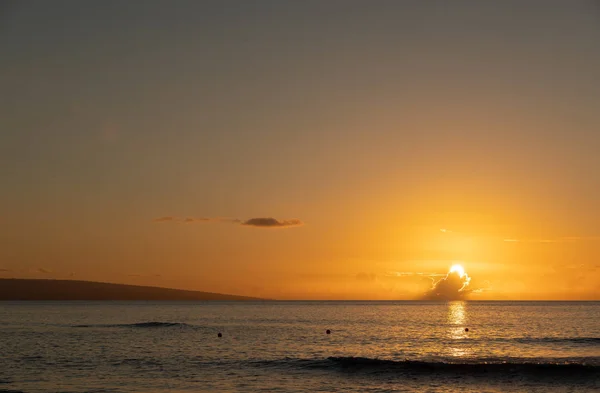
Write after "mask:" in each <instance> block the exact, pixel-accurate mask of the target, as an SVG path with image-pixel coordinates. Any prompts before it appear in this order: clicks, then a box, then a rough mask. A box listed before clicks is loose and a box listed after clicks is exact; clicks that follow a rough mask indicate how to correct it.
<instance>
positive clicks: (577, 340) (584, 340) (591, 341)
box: [508, 337, 600, 345]
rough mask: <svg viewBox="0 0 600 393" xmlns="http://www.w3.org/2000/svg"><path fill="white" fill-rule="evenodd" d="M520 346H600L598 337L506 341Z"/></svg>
mask: <svg viewBox="0 0 600 393" xmlns="http://www.w3.org/2000/svg"><path fill="white" fill-rule="evenodd" d="M508 341H516V342H518V343H521V344H530V343H553V344H596V345H600V337H518V338H513V339H508Z"/></svg>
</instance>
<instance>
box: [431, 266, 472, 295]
mask: <svg viewBox="0 0 600 393" xmlns="http://www.w3.org/2000/svg"><path fill="white" fill-rule="evenodd" d="M470 282H471V277H469V276H468V275H467V274H466V273H464V274H463V275H462V276H461V275H460V273H459V272H457V271H450V272H448V274H446V276H445V277H443V278H441V279H440V280H438V281H437V282H435V283H434V284H433V288H431V289H430V290H429V291H428V292H427V293H426V294H425V295H424V296H423V299H424V300H461V299H464V298H465V296H466V295H467V294H469V293H471V292H473V290H471V289H469V283H470Z"/></svg>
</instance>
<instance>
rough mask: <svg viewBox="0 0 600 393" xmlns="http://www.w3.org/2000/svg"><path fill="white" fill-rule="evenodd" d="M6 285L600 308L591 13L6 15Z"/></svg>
mask: <svg viewBox="0 0 600 393" xmlns="http://www.w3.org/2000/svg"><path fill="white" fill-rule="evenodd" d="M2 7H5V8H6V9H4V10H2V12H3V14H4V16H3V19H2V24H3V25H2V27H1V28H0V47H1V48H2V52H3V53H4V55H3V56H2V57H1V58H0V86H2V90H3V91H4V92H8V94H4V95H3V97H2V98H1V100H2V101H1V104H2V105H0V108H1V109H0V130H2V131H1V132H0V166H1V167H2V168H4V170H3V172H2V180H3V181H2V185H1V186H0V187H2V192H1V193H0V213H1V214H0V217H1V219H2V220H1V222H2V225H1V227H0V242H1V243H0V246H1V247H0V277H29V278H32V277H37V278H73V279H82V280H96V281H108V282H119V283H128V284H141V285H156V286H164V287H175V288H183V289H197V290H204V291H213V292H224V293H232V294H241V295H250V296H264V297H270V298H278V299H415V298H420V297H422V296H423V295H424V294H426V293H428V291H430V290H431V289H432V287H433V285H434V283H436V282H438V281H439V280H441V279H443V278H444V277H445V275H446V273H447V272H448V270H449V268H450V266H452V265H453V264H457V263H459V264H461V265H462V266H464V268H465V270H466V272H467V274H468V275H469V277H470V278H471V281H470V282H469V284H468V288H469V293H468V295H466V293H465V295H466V296H468V297H469V298H471V299H600V229H599V228H598V223H599V222H600V213H599V212H598V202H599V201H600V175H599V174H598V168H600V154H599V153H598V152H600V132H599V131H598V130H600V111H598V107H600V78H598V75H599V73H598V70H600V44H599V43H600V23H599V21H600V9H599V8H598V7H597V6H596V5H595V4H594V3H592V2H585V1H573V2H564V1H544V2H537V3H536V2H520V1H519V2H517V1H514V2H513V1H506V2H476V1H470V2H469V1H456V2H453V3H451V4H450V3H445V2H416V1H415V2H383V1H381V2H351V1H350V2H348V1H331V2H321V1H305V2H297V3H291V2H267V1H257V2H252V6H250V5H249V3H247V2H231V3H227V4H220V3H218V2H215V3H201V2H198V3H189V4H183V3H182V4H180V5H179V6H178V7H174V6H173V5H171V4H168V3H164V2H153V1H148V2H145V3H144V7H141V6H140V5H139V4H136V3H133V2H132V3H122V2H100V3H96V4H81V3H78V2H58V3H54V2H53V4H49V3H48V4H46V3H43V2H42V3H40V2H38V3H18V2H14V3H10V5H7V6H2Z"/></svg>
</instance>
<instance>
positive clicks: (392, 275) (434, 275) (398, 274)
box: [386, 272, 445, 278]
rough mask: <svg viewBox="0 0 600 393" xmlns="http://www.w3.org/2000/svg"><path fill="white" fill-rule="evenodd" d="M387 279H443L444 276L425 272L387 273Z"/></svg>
mask: <svg viewBox="0 0 600 393" xmlns="http://www.w3.org/2000/svg"><path fill="white" fill-rule="evenodd" d="M386 275H387V276H388V277H429V278H433V277H444V276H445V274H440V273H425V272H388V273H387V274H386Z"/></svg>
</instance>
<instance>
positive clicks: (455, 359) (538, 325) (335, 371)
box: [0, 302, 600, 392]
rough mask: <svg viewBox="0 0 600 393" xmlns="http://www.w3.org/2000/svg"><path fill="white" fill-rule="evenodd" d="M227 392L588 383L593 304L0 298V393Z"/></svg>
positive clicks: (596, 361) (596, 370) (593, 368)
mask: <svg viewBox="0 0 600 393" xmlns="http://www.w3.org/2000/svg"><path fill="white" fill-rule="evenodd" d="M465 328H469V331H468V332H466V331H465ZM326 329H331V334H329V335H327V334H326V333H325V331H326ZM218 332H221V333H222V335H223V336H222V337H221V338H218V337H217V333H218ZM236 391H240V392H258V391H264V392H331V391H343V392H389V391H398V392H436V391H439V392H587V391H589V392H592V391H600V302H431V303H423V302H383V303H374V302H302V303H300V302H265V303H218V302H217V303H204V302H192V303H168V302H167V303H144V302H5V303H1V302H0V392H236Z"/></svg>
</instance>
